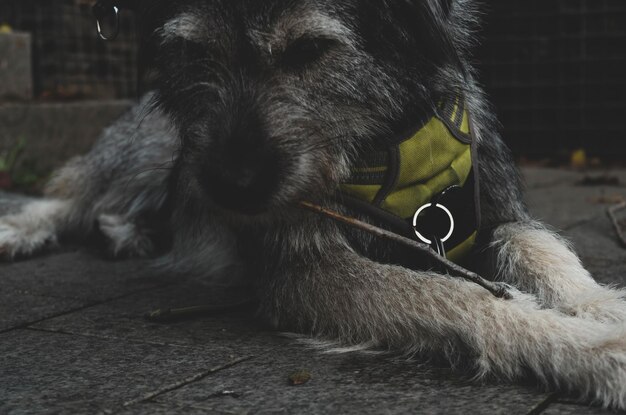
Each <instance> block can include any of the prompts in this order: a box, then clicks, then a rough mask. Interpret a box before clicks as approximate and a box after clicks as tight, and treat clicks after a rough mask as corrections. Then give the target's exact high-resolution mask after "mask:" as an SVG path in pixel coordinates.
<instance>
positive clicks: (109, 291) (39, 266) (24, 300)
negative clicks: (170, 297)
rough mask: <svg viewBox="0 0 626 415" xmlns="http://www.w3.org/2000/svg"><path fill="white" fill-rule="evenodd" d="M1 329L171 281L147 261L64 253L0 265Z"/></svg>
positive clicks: (81, 253)
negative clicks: (157, 273) (117, 259)
mask: <svg viewBox="0 0 626 415" xmlns="http://www.w3.org/2000/svg"><path fill="white" fill-rule="evenodd" d="M0 280H1V281H2V284H1V287H0V292H1V293H2V297H3V299H4V298H6V299H7V300H6V301H2V305H0V311H2V313H3V315H2V317H0V331H2V330H6V329H9V328H11V327H17V326H21V325H23V324H26V323H29V322H35V321H38V320H41V319H44V318H48V317H52V316H55V315H58V314H60V313H63V312H69V311H72V310H76V309H80V308H82V307H86V306H89V305H95V304H99V303H101V302H106V301H109V300H111V299H115V298H120V297H123V296H126V295H129V294H132V293H135V292H141V291H144V290H147V289H149V288H155V287H158V286H161V285H163V284H166V283H167V282H166V280H165V279H164V277H163V276H161V277H157V276H156V273H153V272H150V268H149V266H148V263H147V262H146V261H122V262H115V261H108V260H105V259H102V258H100V257H98V256H96V255H94V254H91V253H88V252H63V253H59V254H50V255H47V256H44V257H39V258H36V259H32V260H29V261H20V262H15V263H11V264H0Z"/></svg>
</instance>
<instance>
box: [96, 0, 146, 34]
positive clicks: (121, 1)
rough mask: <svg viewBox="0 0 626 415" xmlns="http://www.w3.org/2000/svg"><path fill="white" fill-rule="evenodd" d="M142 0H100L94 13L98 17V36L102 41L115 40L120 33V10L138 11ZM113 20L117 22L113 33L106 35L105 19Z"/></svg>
mask: <svg viewBox="0 0 626 415" xmlns="http://www.w3.org/2000/svg"><path fill="white" fill-rule="evenodd" d="M139 1H140V0H98V1H97V2H96V4H94V6H93V8H92V11H93V14H94V16H95V17H96V28H97V30H98V36H100V39H102V40H114V39H115V38H116V37H117V35H118V34H119V33H120V10H122V9H126V10H131V11H137V10H138V8H139ZM111 17H112V18H113V19H114V20H115V23H114V28H113V32H112V33H110V34H105V33H104V30H103V29H102V27H103V22H104V21H105V19H108V18H111Z"/></svg>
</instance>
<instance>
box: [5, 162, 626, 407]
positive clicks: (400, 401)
mask: <svg viewBox="0 0 626 415" xmlns="http://www.w3.org/2000/svg"><path fill="white" fill-rule="evenodd" d="M525 172H526V176H527V178H528V179H527V182H528V187H529V192H528V198H529V204H530V206H531V209H532V210H533V212H535V214H536V216H539V217H542V218H543V219H544V220H546V221H547V222H548V223H550V224H552V225H554V226H555V227H559V228H564V229H565V230H564V231H563V232H562V234H563V235H564V236H566V237H567V238H569V239H570V240H572V241H573V243H574V244H575V245H576V247H577V251H578V252H579V253H580V254H581V256H582V259H583V261H584V262H585V264H586V265H587V266H588V267H589V268H590V270H591V271H592V272H593V273H594V275H595V276H596V277H597V278H598V280H600V281H602V282H605V283H618V284H622V285H626V280H625V279H624V277H626V272H625V271H626V250H624V249H622V248H621V247H620V246H619V245H618V244H617V240H616V238H615V235H614V234H613V230H612V227H611V225H610V222H609V221H608V219H607V217H606V215H605V209H606V207H607V206H606V205H603V204H600V203H598V200H599V199H600V198H601V197H604V196H606V195H612V194H614V193H615V194H622V193H626V192H624V190H625V189H624V188H620V187H580V186H576V183H577V182H578V181H579V180H580V178H581V177H582V176H581V174H580V173H576V172H571V171H559V170H546V169H531V170H529V171H526V170H525ZM622 173H623V174H622ZM620 174H622V176H623V177H624V178H623V179H622V180H626V171H625V172H621V173H620ZM622 176H620V177H622ZM24 200H26V199H21V198H16V197H14V196H12V195H7V194H2V193H0V201H1V202H0V214H3V213H6V212H13V211H15V210H16V209H18V208H19V206H20V204H21V203H23V202H24ZM158 275H159V274H158V273H156V272H153V270H152V269H151V268H150V267H149V264H148V262H146V261H121V262H116V261H110V260H107V259H106V258H103V257H102V256H101V255H100V254H99V253H97V252H93V251H88V250H85V249H76V248H69V249H65V250H62V251H60V252H58V253H55V254H50V255H46V256H44V257H40V258H36V259H33V260H28V261H23V262H16V263H12V264H0V280H1V281H2V284H0V298H1V300H0V373H2V376H0V413H86V412H87V413H99V412H104V413H121V414H136V413H146V414H170V413H190V414H196V413H197V414H204V413H211V414H213V413H216V414H219V413H223V414H232V413H237V414H242V413H429V414H430V413H434V414H437V413H446V414H448V413H452V414H455V413H459V414H460V413H463V414H465V413H496V414H497V413H507V414H508V413H511V414H518V413H519V414H526V413H531V411H535V412H533V413H547V414H560V413H563V414H570V413H576V414H589V415H593V414H599V413H610V412H608V411H605V410H602V409H601V408H597V407H587V406H584V405H577V404H575V403H572V402H565V401H558V402H555V403H551V404H547V403H548V402H550V401H549V400H547V399H549V396H548V395H546V394H544V393H542V392H540V391H538V390H536V389H535V388H534V387H533V385H528V386H524V385H514V384H500V383H498V382H496V381H485V382H483V383H478V382H473V381H471V380H470V379H467V378H466V377H464V376H463V375H460V374H458V373H456V372H453V371H451V370H450V369H447V368H442V367H438V366H437V365H434V364H428V365H427V364H419V363H418V362H409V361H406V360H404V361H403V360H398V359H393V358H390V357H381V356H378V357H376V356H362V355H361V356H358V355H332V354H325V353H322V352H320V351H317V350H312V349H310V348H308V347H306V346H304V345H302V344H299V343H298V342H296V341H294V340H292V339H286V338H284V337H281V336H279V335H278V334H277V333H274V332H272V331H271V330H269V329H268V328H267V327H265V326H263V325H262V324H260V323H259V321H258V320H256V319H255V317H254V315H253V313H252V312H251V311H248V310H239V311H229V312H225V313H218V314H206V315H202V316H196V317H195V318H190V319H184V320H179V321H174V322H171V323H167V324H163V323H155V322H151V321H147V320H145V319H144V314H145V313H146V312H148V311H151V310H154V309H157V308H162V309H165V308H184V307H190V306H197V305H208V304H213V305H215V304H229V303H233V302H238V301H239V300H242V299H244V298H245V297H247V295H246V294H245V292H244V291H241V290H232V289H231V290H229V289H226V288H225V287H215V286H212V285H211V284H210V282H208V281H203V280H194V279H186V278H180V277H177V276H158ZM3 330H4V332H2V331H3ZM303 369H306V370H307V371H308V372H309V373H310V374H311V376H312V378H311V380H310V381H309V382H308V383H306V384H304V385H302V386H299V387H295V386H291V385H290V384H289V382H288V378H289V376H290V375H291V374H293V373H294V372H296V371H300V370H303ZM124 403H128V404H129V405H128V406H123V404H124Z"/></svg>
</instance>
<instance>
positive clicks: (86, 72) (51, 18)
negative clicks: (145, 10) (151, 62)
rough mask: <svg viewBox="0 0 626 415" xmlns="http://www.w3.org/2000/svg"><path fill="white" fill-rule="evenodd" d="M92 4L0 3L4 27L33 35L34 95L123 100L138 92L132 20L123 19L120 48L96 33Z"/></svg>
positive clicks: (57, 0)
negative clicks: (101, 39) (8, 25)
mask: <svg viewBox="0 0 626 415" xmlns="http://www.w3.org/2000/svg"><path fill="white" fill-rule="evenodd" d="M92 5H93V1H92V0H0V23H2V22H5V23H9V24H10V25H11V26H12V27H13V28H14V29H15V30H22V31H28V32H31V33H32V34H33V76H34V87H35V95H36V97H38V98H49V99H80V98H125V97H131V96H134V95H135V94H136V91H137V46H136V42H135V39H134V29H133V25H134V19H133V18H132V16H129V15H127V14H123V15H122V18H121V34H120V37H119V38H118V40H117V41H116V42H102V41H100V40H99V39H98V38H97V35H96V33H95V24H94V20H93V16H92V14H91V6H92Z"/></svg>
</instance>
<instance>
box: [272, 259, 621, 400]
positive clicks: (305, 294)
mask: <svg viewBox="0 0 626 415" xmlns="http://www.w3.org/2000/svg"><path fill="white" fill-rule="evenodd" d="M293 262H294V263H292V264H290V265H289V269H283V270H282V271H281V273H280V275H281V277H280V279H278V280H275V281H273V282H272V283H271V284H270V285H269V286H270V287H271V288H270V290H269V292H268V295H267V296H265V297H264V298H263V299H262V304H263V308H264V311H265V312H267V313H268V314H269V315H270V316H271V317H272V318H273V321H274V323H276V324H277V326H278V327H279V328H281V329H283V330H297V331H300V332H304V333H310V334H312V335H316V336H321V337H322V338H325V339H328V340H337V339H338V340H339V341H340V342H341V343H343V344H346V345H355V346H358V345H363V346H367V347H374V348H380V349H385V350H386V349H391V350H397V351H401V352H405V353H408V354H414V353H421V352H428V353H444V354H445V355H446V356H447V357H448V358H450V359H451V360H453V361H456V362H460V361H461V360H460V359H459V358H465V357H467V358H470V359H472V360H471V362H472V364H473V366H474V367H475V368H476V369H477V370H478V372H479V373H480V374H488V373H491V374H496V375H500V376H503V377H506V378H508V379H513V378H519V377H521V376H523V375H524V373H527V370H530V371H532V372H533V373H534V375H535V376H537V378H538V379H540V380H541V381H543V382H545V383H546V384H549V385H559V387H560V388H563V389H571V390H574V391H576V392H577V393H579V394H581V395H585V396H587V397H589V398H592V399H598V400H600V401H601V402H602V403H604V404H606V405H612V406H616V407H621V408H625V407H626V337H625V336H624V333H622V332H620V330H616V328H617V327H616V326H615V325H610V324H606V323H601V322H596V321H591V320H584V319H579V318H575V317H571V316H566V315H564V314H561V313H559V312H558V311H556V310H550V309H540V308H539V307H538V305H537V304H536V303H535V301H534V299H533V298H532V297H530V296H528V295H526V294H522V293H519V292H515V298H514V299H512V300H502V299H497V298H495V297H494V296H493V295H492V294H490V293H489V292H487V291H486V290H484V289H482V288H481V287H479V286H478V285H475V284H473V283H469V282H466V281H464V280H459V279H454V278H451V277H448V276H443V275H438V274H435V273H432V272H415V271H411V270H408V269H405V268H402V267H398V266H389V265H383V264H379V263H375V262H372V261H370V260H368V259H366V258H363V257H360V256H359V255H357V254H355V253H353V252H350V251H347V250H344V251H343V252H338V251H334V252H333V253H332V254H329V255H328V256H327V257H326V258H325V259H323V260H318V261H313V260H307V261H304V260H302V262H300V261H298V263H297V264H296V263H295V261H293Z"/></svg>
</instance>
